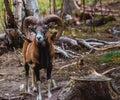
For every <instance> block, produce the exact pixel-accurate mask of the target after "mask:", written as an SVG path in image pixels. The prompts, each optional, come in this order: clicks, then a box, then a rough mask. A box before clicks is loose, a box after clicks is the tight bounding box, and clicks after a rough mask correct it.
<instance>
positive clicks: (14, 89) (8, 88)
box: [0, 2, 120, 100]
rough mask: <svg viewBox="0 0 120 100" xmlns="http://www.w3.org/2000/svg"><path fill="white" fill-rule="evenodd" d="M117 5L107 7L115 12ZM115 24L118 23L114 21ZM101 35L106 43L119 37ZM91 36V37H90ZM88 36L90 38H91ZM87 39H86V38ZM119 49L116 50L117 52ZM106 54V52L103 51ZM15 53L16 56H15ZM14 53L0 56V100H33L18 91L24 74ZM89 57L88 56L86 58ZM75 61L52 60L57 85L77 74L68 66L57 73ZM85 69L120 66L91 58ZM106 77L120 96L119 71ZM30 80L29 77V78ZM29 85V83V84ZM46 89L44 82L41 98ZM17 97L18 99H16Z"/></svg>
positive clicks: (101, 69)
mask: <svg viewBox="0 0 120 100" xmlns="http://www.w3.org/2000/svg"><path fill="white" fill-rule="evenodd" d="M115 4H117V5H118V6H119V5H120V2H117V3H113V4H112V3H110V4H109V5H110V6H111V7H113V8H114V9H115V10H116V9H119V7H120V6H119V7H118V8H117V7H115V6H116V5H115ZM116 23H118V22H117V21H116ZM119 24H120V23H119ZM102 34H103V33H101V35H100V36H99V37H98V38H99V39H101V40H106V41H117V40H119V39H120V36H119V35H111V34H108V33H105V32H104V36H103V35H102ZM91 36H92V35H91ZM91 36H90V37H91ZM87 38H88V37H87ZM119 49H120V48H117V50H119ZM86 52H88V51H86V50H82V52H81V54H84V55H86V54H87V53H86ZM104 52H106V51H104ZM104 52H103V51H99V52H98V51H96V52H94V53H92V54H91V55H92V56H95V55H97V54H102V53H104ZM16 53H17V56H16ZM16 53H15V52H12V51H9V52H7V53H4V54H2V55H1V56H0V100H35V96H36V94H35V93H33V92H32V90H31V93H32V94H28V95H26V96H25V95H24V94H23V93H24V89H20V87H21V86H22V85H23V84H25V72H24V68H23V65H21V64H19V61H20V62H22V54H21V49H18V50H16ZM88 57H89V56H88ZM75 61H76V60H75V59H67V58H59V57H57V58H55V59H54V63H53V65H54V67H53V74H52V77H53V78H54V79H55V80H56V82H57V83H58V84H59V85H62V84H63V85H64V84H66V82H68V81H69V80H70V77H71V76H76V75H77V74H76V73H79V71H78V68H77V67H76V66H70V67H67V68H64V69H62V70H61V71H60V72H59V73H57V71H58V70H59V69H60V68H61V67H62V66H64V65H67V64H69V63H72V62H75ZM85 65H86V67H93V68H95V69H96V70H97V72H99V73H102V72H104V71H106V70H107V69H110V68H115V67H118V66H120V63H119V62H118V63H114V62H109V63H101V62H97V63H96V62H94V61H93V60H91V58H86V59H85ZM106 76H108V77H110V78H112V80H111V85H112V86H113V87H114V91H115V92H116V93H118V94H119V95H120V69H117V70H114V71H111V72H110V73H108V74H106ZM30 78H31V76H30ZM30 85H31V82H30ZM46 89H47V84H46V81H45V82H44V83H43V84H42V91H43V93H42V95H43V98H44V99H46V98H47V94H46V92H45V93H44V90H46ZM17 97H18V98H19V99H17ZM20 97H24V99H22V98H21V99H20ZM114 97H115V98H114V100H120V98H119V97H116V96H114ZM9 98H10V99H9Z"/></svg>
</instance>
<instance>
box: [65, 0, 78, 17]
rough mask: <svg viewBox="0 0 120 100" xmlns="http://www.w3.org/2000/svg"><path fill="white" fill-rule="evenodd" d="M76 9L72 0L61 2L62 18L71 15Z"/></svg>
mask: <svg viewBox="0 0 120 100" xmlns="http://www.w3.org/2000/svg"><path fill="white" fill-rule="evenodd" d="M74 9H76V6H75V4H74V0H63V16H65V15H67V14H69V15H72V11H73V10H74Z"/></svg>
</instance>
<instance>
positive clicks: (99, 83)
mask: <svg viewBox="0 0 120 100" xmlns="http://www.w3.org/2000/svg"><path fill="white" fill-rule="evenodd" d="M110 80H111V79H110V78H108V77H106V76H103V75H101V74H99V73H96V72H95V73H94V74H91V75H89V76H84V77H83V76H82V77H72V79H71V81H70V82H69V84H68V85H67V86H65V87H64V88H63V89H62V90H61V92H60V93H59V95H58V97H57V100H112V97H111V94H110V91H109V87H108V83H109V82H110Z"/></svg>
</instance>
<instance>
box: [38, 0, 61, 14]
mask: <svg viewBox="0 0 120 100" xmlns="http://www.w3.org/2000/svg"><path fill="white" fill-rule="evenodd" d="M38 3H39V11H40V13H43V14H44V13H48V12H49V0H38ZM61 3H62V1H61V0H56V6H57V8H60V7H61Z"/></svg>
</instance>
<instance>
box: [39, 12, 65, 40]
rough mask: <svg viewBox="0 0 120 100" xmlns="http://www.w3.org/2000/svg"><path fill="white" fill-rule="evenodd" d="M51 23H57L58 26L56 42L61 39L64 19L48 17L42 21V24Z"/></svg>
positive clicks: (55, 16)
mask: <svg viewBox="0 0 120 100" xmlns="http://www.w3.org/2000/svg"><path fill="white" fill-rule="evenodd" d="M50 22H55V23H56V24H57V25H58V33H57V34H56V38H55V40H57V39H59V37H60V36H61V35H62V32H63V22H62V19H61V18H60V17H59V16H57V15H54V14H52V15H48V16H46V17H45V18H43V19H42V20H41V23H43V24H48V23H50Z"/></svg>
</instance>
